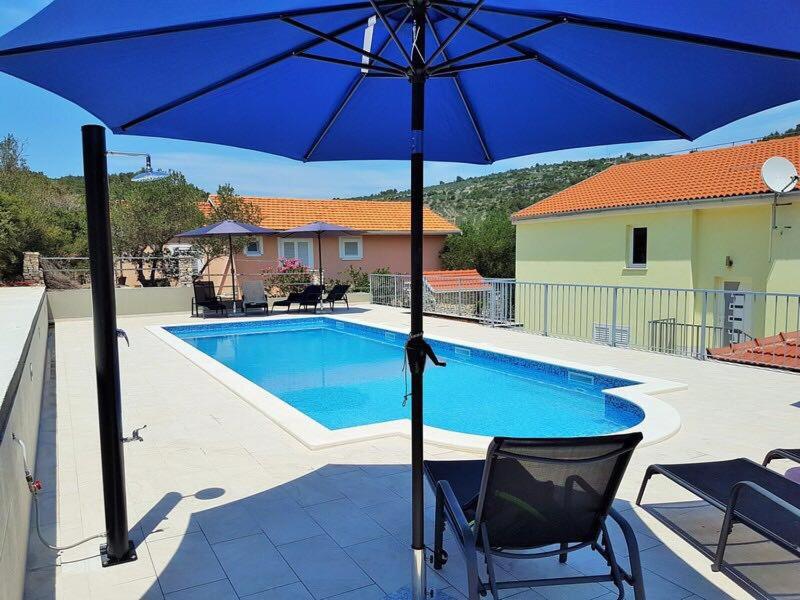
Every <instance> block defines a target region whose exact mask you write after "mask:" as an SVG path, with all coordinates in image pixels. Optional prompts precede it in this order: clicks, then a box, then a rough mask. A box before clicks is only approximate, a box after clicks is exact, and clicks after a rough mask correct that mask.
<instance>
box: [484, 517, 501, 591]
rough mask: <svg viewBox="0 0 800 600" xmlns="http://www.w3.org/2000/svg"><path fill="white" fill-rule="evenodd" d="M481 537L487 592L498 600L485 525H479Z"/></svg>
mask: <svg viewBox="0 0 800 600" xmlns="http://www.w3.org/2000/svg"><path fill="white" fill-rule="evenodd" d="M481 537H482V538H483V557H484V559H485V560H486V574H487V575H488V576H489V590H490V591H491V592H492V597H493V598H494V599H495V600H500V592H499V591H498V589H497V579H496V578H495V575H494V561H493V559H492V552H491V550H490V548H491V546H490V545H489V534H488V533H487V531H486V524H485V523H484V524H483V525H481Z"/></svg>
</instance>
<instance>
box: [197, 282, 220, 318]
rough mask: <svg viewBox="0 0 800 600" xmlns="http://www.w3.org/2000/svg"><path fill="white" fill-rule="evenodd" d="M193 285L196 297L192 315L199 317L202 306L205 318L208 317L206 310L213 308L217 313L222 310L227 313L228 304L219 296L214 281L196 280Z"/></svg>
mask: <svg viewBox="0 0 800 600" xmlns="http://www.w3.org/2000/svg"><path fill="white" fill-rule="evenodd" d="M192 285H193V287H194V297H193V298H192V306H191V311H192V315H197V316H198V317H199V316H200V309H201V308H202V309H203V318H204V319H205V317H206V310H213V311H214V312H216V313H217V314H219V313H220V312H222V314H226V313H227V311H228V306H227V304H225V303H224V302H223V301H222V299H221V298H220V297H219V296H217V293H216V291H215V289H214V282H213V281H195V282H194V283H193V284H192Z"/></svg>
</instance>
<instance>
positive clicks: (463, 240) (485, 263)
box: [441, 210, 516, 277]
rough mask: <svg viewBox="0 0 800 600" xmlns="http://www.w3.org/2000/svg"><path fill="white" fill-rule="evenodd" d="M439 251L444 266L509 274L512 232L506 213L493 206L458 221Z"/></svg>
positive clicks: (511, 272) (485, 273) (492, 274)
mask: <svg viewBox="0 0 800 600" xmlns="http://www.w3.org/2000/svg"><path fill="white" fill-rule="evenodd" d="M460 227H461V232H462V233H461V234H460V235H451V236H448V238H447V240H446V241H445V244H444V247H443V248H442V252H441V259H442V266H443V267H444V268H445V269H477V270H478V272H479V273H480V274H481V275H483V276H484V277H513V276H514V252H515V247H516V232H515V230H514V225H513V224H512V223H511V221H510V220H509V217H508V214H507V213H506V212H505V211H502V210H494V211H491V212H489V213H487V214H486V216H484V217H483V218H472V219H469V220H465V221H464V222H462V223H461V225H460Z"/></svg>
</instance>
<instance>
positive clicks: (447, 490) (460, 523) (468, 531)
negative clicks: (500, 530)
mask: <svg viewBox="0 0 800 600" xmlns="http://www.w3.org/2000/svg"><path fill="white" fill-rule="evenodd" d="M436 492H437V494H441V496H442V499H443V500H444V509H445V511H446V512H447V515H448V517H450V521H451V523H453V527H454V528H457V531H455V534H456V536H457V537H458V539H459V541H460V542H461V545H462V546H464V547H469V548H471V549H474V548H475V532H473V531H472V527H470V526H469V521H467V517H466V515H465V514H464V510H463V509H462V508H461V505H460V504H459V503H458V500H457V499H456V495H455V493H453V488H452V487H450V482H449V481H446V480H444V479H441V480H439V481H437V482H436Z"/></svg>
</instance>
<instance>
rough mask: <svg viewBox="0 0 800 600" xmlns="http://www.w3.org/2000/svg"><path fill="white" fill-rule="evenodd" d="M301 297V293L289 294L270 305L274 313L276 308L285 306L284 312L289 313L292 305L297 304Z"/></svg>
mask: <svg viewBox="0 0 800 600" xmlns="http://www.w3.org/2000/svg"><path fill="white" fill-rule="evenodd" d="M302 295H303V293H302V292H289V295H288V296H286V298H284V299H283V300H276V301H275V302H273V303H272V310H273V311H274V310H275V307H276V306H285V307H286V312H289V311H290V310H291V309H292V304H297V301H298V300H300V298H301V297H302Z"/></svg>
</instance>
